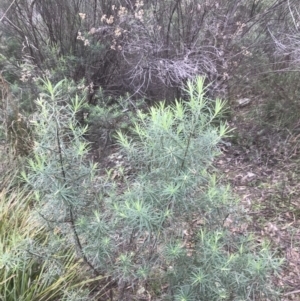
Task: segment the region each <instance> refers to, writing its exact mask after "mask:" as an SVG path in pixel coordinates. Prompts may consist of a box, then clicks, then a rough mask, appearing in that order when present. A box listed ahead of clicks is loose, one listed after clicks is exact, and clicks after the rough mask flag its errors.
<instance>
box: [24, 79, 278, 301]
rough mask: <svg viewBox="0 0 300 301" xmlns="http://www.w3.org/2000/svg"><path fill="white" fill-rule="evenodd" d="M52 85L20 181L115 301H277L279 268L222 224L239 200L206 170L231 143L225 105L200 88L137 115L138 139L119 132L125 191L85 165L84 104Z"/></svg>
mask: <svg viewBox="0 0 300 301" xmlns="http://www.w3.org/2000/svg"><path fill="white" fill-rule="evenodd" d="M43 84H44V89H45V91H44V93H42V94H41V97H40V98H39V99H38V100H37V106H38V116H39V120H37V121H36V122H35V132H36V134H35V148H34V156H33V157H32V158H31V159H29V161H28V163H29V164H28V173H23V178H24V179H25V180H26V182H27V183H28V184H29V185H30V187H31V189H33V191H34V192H35V195H36V201H35V209H36V212H37V218H38V220H40V221H43V223H44V225H45V226H47V227H48V228H49V229H50V230H52V231H53V232H54V233H60V235H61V237H62V239H63V241H64V243H65V244H67V245H69V246H75V248H76V250H77V254H78V256H79V257H81V258H82V259H83V261H84V262H85V263H86V265H87V266H89V267H90V268H91V269H92V270H93V272H94V273H96V274H98V275H99V274H100V275H103V276H110V277H111V279H112V280H113V283H114V284H115V285H114V286H115V287H117V289H118V293H117V298H118V300H125V299H126V298H128V297H126V296H128V293H129V292H128V287H131V288H132V289H131V293H135V294H139V293H140V292H146V291H150V292H151V294H155V295H156V298H163V299H165V300H199V299H200V300H201V299H203V300H233V299H235V300H255V299H256V298H260V300H261V299H262V298H269V299H270V298H275V293H274V292H273V290H272V286H271V282H270V275H271V274H272V273H273V272H274V271H277V270H278V267H279V265H280V262H279V261H277V260H276V259H275V258H273V257H272V254H271V253H270V251H269V249H268V247H267V245H262V246H259V245H255V243H254V241H253V239H252V238H251V237H239V236H235V235H233V234H232V233H231V232H230V228H228V227H226V226H225V222H226V219H227V218H228V215H232V216H234V212H235V210H236V202H235V200H234V198H233V197H232V196H231V193H230V189H229V187H226V186H223V185H221V184H219V183H218V180H217V177H216V176H215V175H214V174H211V173H210V172H209V171H208V170H209V169H210V167H211V163H212V160H213V159H214V157H215V156H216V155H217V154H218V147H217V145H218V143H219V142H220V141H221V139H222V138H223V137H225V136H226V134H227V133H228V129H227V127H226V125H225V124H222V123H221V124H220V125H219V126H218V127H216V126H213V121H214V119H215V118H218V115H219V114H220V113H221V112H222V109H223V108H224V105H225V103H224V102H223V101H221V100H218V99H217V100H216V101H215V102H214V103H212V102H211V101H209V100H208V99H206V98H205V91H204V86H203V85H204V80H203V79H202V78H198V79H197V81H196V82H188V84H187V86H186V93H187V95H188V96H189V99H188V100H186V101H182V100H178V101H176V102H175V103H174V105H173V106H171V107H168V106H166V105H165V104H164V103H161V104H159V105H157V106H155V107H152V108H151V109H150V111H149V112H148V113H145V112H144V113H143V112H139V114H138V119H137V121H136V122H135V124H134V126H133V127H132V130H131V134H130V135H128V134H123V133H122V132H118V134H117V141H118V143H119V145H120V146H121V148H122V150H123V153H124V154H123V155H124V157H125V160H126V161H127V164H129V165H130V167H131V173H128V172H126V170H124V168H123V169H122V168H121V169H120V171H119V175H121V176H123V180H122V181H121V183H120V179H119V181H116V179H115V177H111V172H109V171H108V174H107V176H105V177H103V176H102V177H99V176H98V175H97V174H98V172H97V166H96V165H95V164H92V163H89V162H88V161H86V158H85V157H86V155H87V152H88V147H89V146H88V143H87V142H86V141H85V140H84V137H83V136H84V134H85V132H86V128H82V127H80V126H79V124H78V122H77V121H76V114H77V112H78V110H80V108H81V106H82V104H83V102H82V101H81V100H80V98H79V97H78V96H75V97H74V98H71V99H67V98H66V97H65V96H64V95H62V94H61V91H62V90H61V86H62V84H63V82H59V83H58V84H56V85H55V86H53V85H52V84H51V82H50V81H49V80H44V81H43ZM157 282H159V283H160V285H159V287H158V288H157ZM137 288H139V289H137ZM154 292H155V293H154Z"/></svg>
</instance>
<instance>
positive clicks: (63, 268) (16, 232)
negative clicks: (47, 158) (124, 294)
mask: <svg viewBox="0 0 300 301" xmlns="http://www.w3.org/2000/svg"><path fill="white" fill-rule="evenodd" d="M13 182H14V179H10V181H9V180H6V181H5V184H6V187H11V188H10V189H2V191H0V300H5V301H19V300H22V301H51V300H66V301H67V300H68V301H71V300H72V301H73V300H79V299H78V298H77V299H76V298H75V297H74V296H75V295H82V294H81V292H84V295H85V297H81V299H80V300H92V298H91V297H88V294H89V292H88V291H86V290H84V287H85V286H86V285H87V284H91V283H93V282H95V281H97V280H99V279H92V278H91V279H89V280H84V279H83V277H81V276H80V275H82V273H80V269H81V263H80V262H79V261H78V260H77V259H76V255H75V252H74V250H73V249H68V250H65V253H61V254H51V256H47V255H46V256H45V257H42V256H40V255H38V254H32V253H31V252H30V251H29V244H32V243H39V244H43V243H45V242H46V241H47V237H48V234H47V233H46V232H45V230H44V229H43V228H41V227H40V226H39V225H38V224H35V223H33V222H32V220H31V219H30V213H31V210H32V206H31V204H32V199H33V197H32V193H29V192H28V191H26V189H25V188H20V187H18V186H15V185H13V186H11V185H10V184H12V183H13ZM53 260H55V262H56V263H57V265H58V266H59V267H60V268H59V269H58V270H57V271H53V270H50V269H49V267H51V265H50V264H49V261H53ZM98 278H99V277H98ZM74 291H75V292H76V291H77V292H78V293H77V294H74ZM70 292H73V294H71V293H70Z"/></svg>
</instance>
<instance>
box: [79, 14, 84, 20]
mask: <svg viewBox="0 0 300 301" xmlns="http://www.w3.org/2000/svg"><path fill="white" fill-rule="evenodd" d="M78 15H79V17H80V18H81V20H84V19H85V17H86V14H83V13H79V14H78Z"/></svg>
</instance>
